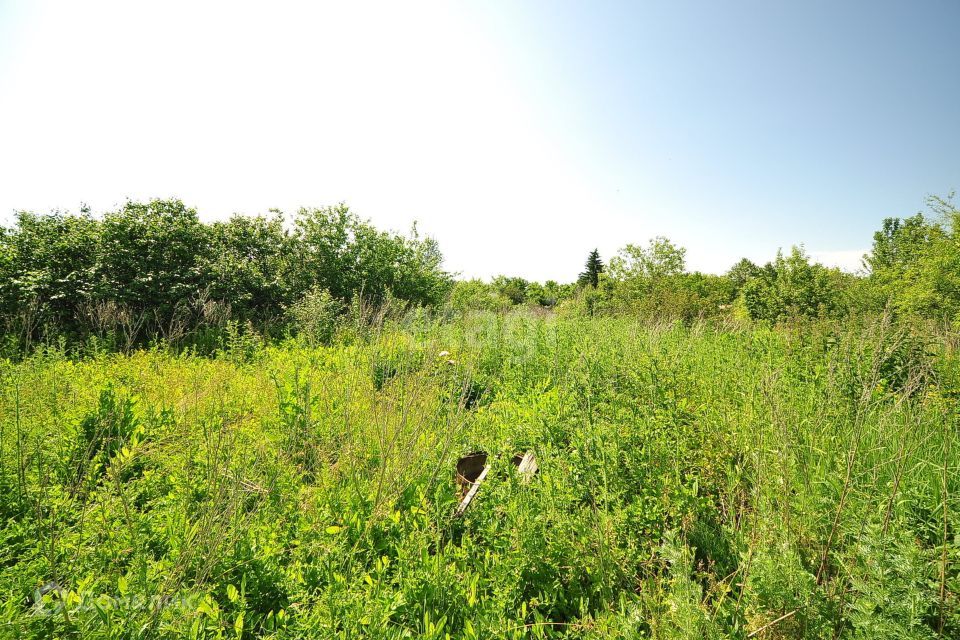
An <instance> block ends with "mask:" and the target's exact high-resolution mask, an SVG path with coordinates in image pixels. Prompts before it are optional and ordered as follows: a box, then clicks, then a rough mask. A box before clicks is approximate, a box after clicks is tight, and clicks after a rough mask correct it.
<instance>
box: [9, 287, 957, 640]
mask: <svg viewBox="0 0 960 640" xmlns="http://www.w3.org/2000/svg"><path fill="white" fill-rule="evenodd" d="M327 302H329V300H328V299H327V298H326V297H325V296H324V297H323V299H321V300H315V301H314V302H313V304H318V305H321V306H323V305H325V304H326V303H327ZM374 328H375V329H376V327H374ZM957 345H958V338H957V335H956V334H955V333H939V334H918V333H916V331H915V330H912V331H907V330H906V329H904V328H902V327H900V326H898V325H897V324H895V323H894V322H892V321H891V320H890V318H889V317H882V318H880V319H878V320H876V321H871V322H868V323H851V322H845V324H839V323H831V322H827V321H823V320H818V321H816V322H807V323H803V324H790V325H783V326H781V327H779V328H770V327H765V326H759V325H758V326H755V327H752V328H747V327H729V328H727V329H723V330H718V329H716V328H711V327H710V326H708V325H701V324H694V325H693V326H691V327H684V326H683V325H682V324H675V325H673V326H664V325H660V326H657V327H651V326H650V325H648V324H646V323H644V322H642V321H638V320H636V319H631V318H622V317H620V318H611V317H594V318H562V317H551V318H542V317H538V315H537V314H532V313H524V312H519V313H513V314H507V315H505V316H504V315H497V314H481V315H475V316H468V317H466V318H464V319H461V320H457V321H455V322H452V323H450V322H429V321H426V320H425V319H424V318H423V316H415V315H411V316H409V317H408V318H407V319H406V320H405V321H404V322H403V323H401V324H393V323H389V322H388V323H387V324H386V325H385V326H381V327H380V328H379V329H377V330H376V331H374V332H373V333H372V334H370V336H369V338H368V339H364V340H353V341H351V342H338V343H337V344H335V345H333V346H329V347H323V346H321V347H312V346H308V345H306V344H305V343H304V344H299V345H298V344H296V343H288V344H286V345H284V346H282V347H276V346H256V345H254V346H253V347H252V348H251V347H250V345H245V344H242V343H239V344H238V345H236V347H235V348H231V349H229V350H227V351H224V352H222V353H221V354H220V355H221V357H218V358H204V357H198V356H195V355H191V354H187V353H181V354H179V355H176V354H174V353H172V352H169V351H157V350H154V351H138V352H136V353H134V354H132V355H130V356H119V355H99V356H96V357H94V358H88V359H85V360H81V361H75V360H71V359H69V358H67V357H65V355H64V354H63V353H62V352H58V351H56V350H55V349H50V348H47V349H45V350H43V351H42V352H39V353H36V354H35V355H33V356H31V357H29V358H27V359H25V360H23V361H21V362H18V363H9V362H7V363H3V364H2V365H0V603H2V604H0V635H2V636H3V637H11V638H15V637H25V638H51V637H57V638H73V637H75V638H157V637H171V638H196V639H199V638H228V637H229V638H277V639H280V638H361V637H370V638H413V637H416V638H437V639H440V638H456V639H461V638H462V639H480V638H546V637H565V638H597V639H599V638H642V637H652V638H689V639H691V640H692V639H700V638H746V637H751V636H753V637H766V638H824V639H831V638H917V639H933V638H938V637H940V638H956V637H960V613H958V612H960V541H958V538H957V533H958V531H960V467H958V464H957V460H958V457H957V451H958V447H960V437H958V434H960V431H958V428H957V427H958V423H957V405H956V398H957V397H958V396H960V360H958V355H957ZM528 449H532V450H534V451H535V453H536V456H537V459H538V461H539V465H540V471H539V473H538V474H537V475H536V476H535V477H534V478H533V479H532V480H531V481H530V482H529V483H524V482H523V481H522V479H521V478H520V477H519V476H518V475H517V474H516V472H515V471H513V467H512V466H511V464H510V462H509V460H510V457H511V456H512V455H514V454H515V453H517V452H523V451H526V450H528ZM473 451H486V452H488V453H489V454H490V456H491V458H490V459H491V460H492V465H493V468H492V471H491V472H490V473H489V475H488V476H487V481H486V482H485V483H484V484H483V486H482V487H481V489H480V491H479V492H478V493H477V497H476V498H475V500H474V501H473V503H472V504H471V505H470V507H469V509H468V510H467V511H466V513H465V514H464V516H463V517H462V518H459V519H456V518H454V517H453V515H452V513H453V510H454V507H455V505H456V504H457V496H456V483H455V481H454V473H453V468H454V464H455V462H456V460H457V457H458V456H460V455H463V454H467V453H469V452H473Z"/></svg>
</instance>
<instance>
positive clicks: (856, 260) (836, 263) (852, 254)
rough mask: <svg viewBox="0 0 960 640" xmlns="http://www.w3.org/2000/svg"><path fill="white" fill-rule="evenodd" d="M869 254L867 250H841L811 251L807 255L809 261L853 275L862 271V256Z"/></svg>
mask: <svg viewBox="0 0 960 640" xmlns="http://www.w3.org/2000/svg"><path fill="white" fill-rule="evenodd" d="M869 252H870V250H869V249H842V250H839V251H817V250H811V251H810V252H809V253H810V258H811V260H813V261H815V262H819V263H820V264H822V265H825V266H828V267H837V268H839V269H842V270H843V271H849V272H851V273H855V272H857V271H860V270H862V269H863V256H864V254H866V253H869Z"/></svg>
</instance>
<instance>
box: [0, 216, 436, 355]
mask: <svg viewBox="0 0 960 640" xmlns="http://www.w3.org/2000/svg"><path fill="white" fill-rule="evenodd" d="M441 261H442V256H441V254H440V251H439V249H438V247H437V245H436V243H435V242H434V241H433V240H432V239H430V238H421V237H419V236H418V235H417V233H416V229H414V230H413V233H411V234H410V235H409V236H400V235H396V234H392V233H387V232H383V231H379V230H377V229H376V228H375V227H373V226H372V225H371V224H369V223H368V222H365V221H363V220H361V219H360V218H358V217H357V216H356V215H354V214H353V213H351V212H350V211H349V210H348V209H347V208H346V207H345V206H343V205H340V206H336V207H327V208H322V209H301V210H300V211H299V212H298V213H297V214H296V216H294V219H293V227H292V229H288V228H287V227H285V225H284V219H283V217H282V216H281V215H280V214H279V213H275V214H273V215H271V216H270V217H264V216H257V217H245V216H234V217H233V218H231V219H230V220H228V221H225V222H213V223H209V224H208V223H204V222H201V221H200V219H199V217H198V215H197V212H196V211H195V210H193V209H190V208H187V207H186V206H184V204H183V203H182V202H180V201H177V200H170V201H165V200H155V201H152V202H149V203H146V204H142V203H135V202H130V203H127V204H126V205H124V207H123V208H122V209H120V210H119V211H115V212H111V213H108V214H106V215H104V216H103V217H102V218H94V217H92V216H90V215H88V214H82V215H63V214H58V213H54V214H49V215H35V214H31V213H20V214H18V216H17V218H16V224H15V225H14V227H13V228H11V229H4V230H3V233H2V234H0V322H2V324H3V329H4V333H5V335H6V336H7V337H8V339H11V340H13V341H14V343H15V344H16V346H19V347H27V348H29V346H30V345H31V344H33V343H36V342H37V341H40V340H46V341H51V340H56V339H66V340H68V341H69V342H71V343H83V342H86V341H89V340H91V339H93V340H96V341H99V342H100V343H101V344H103V345H105V346H107V347H108V348H111V347H112V348H126V349H129V348H130V347H133V346H135V345H140V344H144V343H147V342H149V341H151V340H155V339H164V340H166V341H167V342H174V343H176V342H180V341H182V340H184V339H188V340H192V341H193V342H194V343H196V342H198V341H200V340H202V338H203V336H204V335H205V334H209V333H210V332H213V333H214V334H217V335H219V334H220V333H222V330H223V329H224V327H225V326H226V325H227V324H228V323H234V324H237V323H239V324H240V325H244V324H249V326H251V327H253V328H255V329H256V330H257V331H259V332H262V333H271V332H272V333H274V334H283V333H285V331H286V329H287V328H288V322H287V321H288V320H290V319H291V318H296V317H297V315H296V313H290V312H289V310H291V309H295V308H296V305H298V304H299V303H300V302H301V301H303V300H304V299H305V298H308V297H309V296H311V295H315V293H316V292H317V291H321V290H322V291H326V292H328V293H329V295H330V296H331V297H332V298H333V299H335V300H339V301H341V302H343V303H346V302H349V301H351V300H352V299H353V298H355V297H363V298H364V299H365V300H368V301H372V302H380V301H382V300H383V299H385V298H386V297H392V298H394V299H398V300H401V301H404V302H407V303H409V304H412V305H435V304H438V303H439V302H441V301H442V300H444V299H445V297H446V295H447V292H448V290H449V286H450V276H449V275H448V274H447V273H445V272H444V271H443V270H442V269H441Z"/></svg>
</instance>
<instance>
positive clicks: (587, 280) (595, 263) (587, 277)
mask: <svg viewBox="0 0 960 640" xmlns="http://www.w3.org/2000/svg"><path fill="white" fill-rule="evenodd" d="M601 273H603V261H602V260H601V259H600V252H599V251H597V250H596V249H594V250H593V251H591V252H590V255H589V256H587V264H586V265H585V266H584V271H583V273H581V274H580V277H579V278H577V283H578V284H581V285H590V286H591V287H596V286H597V284H599V282H600V274H601Z"/></svg>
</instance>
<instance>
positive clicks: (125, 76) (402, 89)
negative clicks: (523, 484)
mask: <svg viewBox="0 0 960 640" xmlns="http://www.w3.org/2000/svg"><path fill="white" fill-rule="evenodd" d="M958 28H960V3H957V2H955V1H953V0H943V1H924V2H887V1H879V2H877V1H874V2H820V1H817V0H806V1H804V2H791V3H787V2H769V1H766V2H760V1H752V2H743V1H741V2H735V1H730V2H707V1H672V2H657V3H642V2H557V1H553V2H519V1H514V2H506V1H491V0H487V1H485V2H459V3H452V2H450V3H440V2H422V3H421V2H417V3H413V2H410V3H395V2H394V3H386V2H384V3H349V4H347V3H285V2H276V3H243V2H231V3H218V2H205V3H190V2H177V1H172V2H166V3H157V4H155V5H153V7H150V6H149V5H147V4H146V3H142V4H141V3H129V2H100V1H97V0H93V1H91V2H84V3H76V2H62V3H55V2H15V1H7V0H0V220H2V221H6V222H9V220H10V219H11V217H12V211H13V210H15V209H31V210H38V211H44V210H48V209H51V208H61V209H68V210H76V209H77V208H78V206H79V203H80V202H87V203H89V204H90V205H91V206H92V207H93V209H94V210H95V211H102V210H105V209H109V208H111V207H114V206H116V205H117V204H118V203H121V202H123V200H124V199H126V198H150V197H168V196H177V197H180V198H182V199H183V200H184V201H186V202H187V203H188V204H191V205H193V206H196V207H197V208H198V209H199V211H200V213H201V215H202V216H203V217H205V218H207V219H211V218H221V217H225V216H228V215H229V214H230V213H233V212H243V213H258V212H265V211H266V210H267V209H269V208H271V207H277V208H280V209H283V210H284V211H287V212H293V211H295V210H296V208H297V207H299V206H304V205H306V206H320V205H325V204H332V203H336V202H339V201H346V202H347V203H348V204H349V205H351V206H352V207H353V208H354V210H356V211H357V212H358V213H359V214H360V215H362V216H364V217H368V218H370V219H372V220H373V221H374V222H375V223H376V224H378V225H380V226H383V227H388V228H393V229H398V230H404V229H407V228H408V227H409V226H410V224H411V223H412V222H413V221H414V220H417V221H418V222H419V227H420V229H421V230H422V231H424V232H426V233H429V234H431V235H433V236H435V237H436V238H437V239H438V240H439V241H440V243H441V247H442V249H443V250H444V253H445V254H446V256H447V266H448V267H449V268H451V269H454V270H457V271H459V272H461V273H462V274H463V275H466V276H490V275H493V274H496V273H508V274H512V275H513V274H515V275H523V276H526V277H530V278H537V279H546V278H553V279H558V280H570V279H572V278H574V277H575V276H576V273H577V272H578V271H579V270H580V267H581V266H582V262H583V260H584V258H585V256H586V253H587V252H588V251H589V250H590V249H592V248H593V247H595V246H596V247H599V248H600V251H601V254H602V255H603V257H604V258H609V257H610V256H611V255H612V254H613V253H614V252H615V251H616V250H617V249H618V248H619V247H621V246H623V245H624V244H626V243H628V242H632V243H644V242H646V241H647V239H649V238H650V237H652V236H655V235H665V236H668V237H670V238H671V239H673V240H674V241H675V242H677V243H679V244H681V245H683V246H685V247H687V249H688V254H687V255H688V263H689V266H690V267H691V268H696V269H702V270H706V271H712V272H722V271H724V270H725V269H726V268H728V267H729V266H730V265H731V264H733V263H734V262H735V261H736V260H738V259H739V258H740V257H743V256H746V257H750V258H752V259H754V260H755V261H758V262H762V261H766V260H769V259H770V258H772V257H773V255H774V254H775V253H776V251H777V249H778V248H780V247H783V248H788V247H789V246H790V245H792V244H799V243H803V244H804V245H805V246H806V248H807V249H808V251H809V252H811V253H812V254H813V255H814V256H815V257H817V258H818V259H821V260H822V261H824V262H826V263H831V264H839V265H843V266H847V267H852V266H855V265H856V263H857V256H858V255H859V254H861V253H862V252H863V251H864V250H866V249H867V248H868V247H869V245H870V238H871V235H872V233H873V231H874V230H875V229H877V228H878V227H879V225H880V222H881V220H882V218H884V217H887V216H906V215H910V214H912V213H914V212H916V211H918V210H920V209H921V208H922V207H923V201H924V198H925V196H927V195H928V194H945V193H947V192H949V191H950V190H952V189H954V188H957V187H960V153H958V151H957V149H958V143H960V38H958V37H957V33H958Z"/></svg>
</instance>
